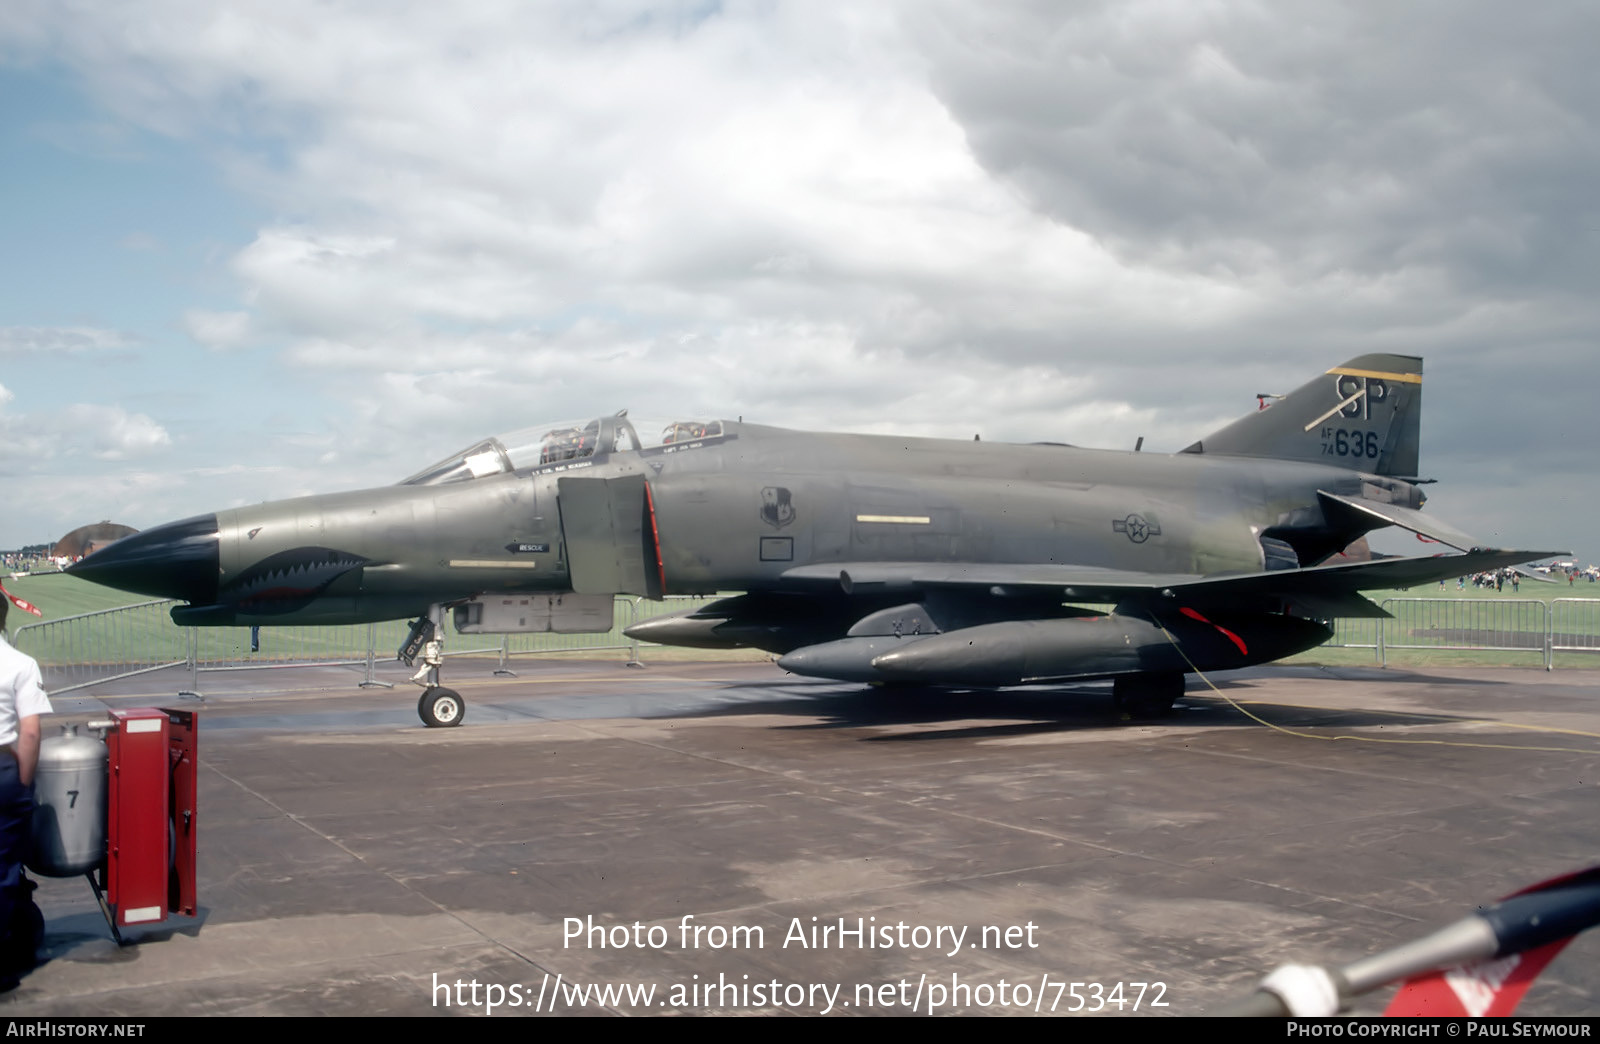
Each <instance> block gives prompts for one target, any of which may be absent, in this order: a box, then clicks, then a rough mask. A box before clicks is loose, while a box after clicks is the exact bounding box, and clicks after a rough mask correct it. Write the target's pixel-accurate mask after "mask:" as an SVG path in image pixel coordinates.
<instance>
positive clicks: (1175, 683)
mask: <svg viewBox="0 0 1600 1044" xmlns="http://www.w3.org/2000/svg"><path fill="white" fill-rule="evenodd" d="M1182 695H1183V675H1182V674H1180V673H1178V672H1177V671H1172V672H1168V673H1161V674H1124V675H1121V676H1120V677H1118V678H1116V679H1114V680H1113V681H1112V682H1111V699H1112V700H1113V701H1114V702H1115V703H1116V705H1117V710H1119V711H1121V712H1122V713H1124V714H1126V715H1127V716H1128V717H1130V718H1164V717H1166V716H1167V715H1168V714H1171V713H1172V705H1173V704H1174V703H1176V702H1177V699H1178V697H1179V696H1182Z"/></svg>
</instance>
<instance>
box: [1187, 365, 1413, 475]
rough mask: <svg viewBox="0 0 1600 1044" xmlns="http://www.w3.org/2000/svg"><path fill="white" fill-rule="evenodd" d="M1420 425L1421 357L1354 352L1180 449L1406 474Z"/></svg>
mask: <svg viewBox="0 0 1600 1044" xmlns="http://www.w3.org/2000/svg"><path fill="white" fill-rule="evenodd" d="M1421 427H1422V360H1421V359H1419V358H1417V357H1415V356H1410V355H1383V354H1374V355H1362V356H1358V357H1357V358H1354V359H1351V360H1350V361H1349V362H1347V363H1345V364H1344V365H1343V366H1335V367H1334V368H1333V369H1331V370H1329V371H1328V372H1327V373H1326V374H1323V375H1322V376H1320V377H1317V378H1316V379H1314V380H1312V381H1310V382H1309V383H1307V384H1303V385H1301V386H1300V387H1299V388H1296V389H1295V390H1294V391H1292V392H1290V393H1289V394H1288V395H1285V396H1284V397H1283V398H1282V399H1280V400H1278V402H1276V403H1275V404H1273V405H1272V406H1270V407H1268V408H1267V409H1263V410H1258V411H1256V412H1255V413H1252V414H1249V415H1248V416H1245V417H1241V418H1239V419H1238V420H1236V421H1234V422H1233V423H1232V424H1229V425H1228V426H1227V427H1225V428H1222V429H1220V430H1218V431H1214V432H1212V433H1211V434H1210V435H1207V436H1206V437H1205V438H1203V439H1201V440H1200V441H1199V442H1196V443H1195V444H1194V445H1192V446H1189V447H1187V448H1186V449H1184V450H1183V452H1184V453H1215V454H1222V455H1226V456H1235V457H1272V458H1275V459H1278V460H1304V461H1314V462H1315V463H1318V464H1332V465H1335V466H1339V467H1346V468H1351V469H1353V470H1357V471H1365V472H1368V473H1371V474H1376V475H1394V476H1396V477H1399V478H1412V477H1415V476H1416V474H1417V454H1418V446H1419V442H1420V438H1419V435H1420V432H1421Z"/></svg>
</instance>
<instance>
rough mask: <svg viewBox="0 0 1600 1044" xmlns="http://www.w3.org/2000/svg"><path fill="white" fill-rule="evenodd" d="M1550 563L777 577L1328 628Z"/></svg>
mask: <svg viewBox="0 0 1600 1044" xmlns="http://www.w3.org/2000/svg"><path fill="white" fill-rule="evenodd" d="M1559 554H1561V552H1556V551H1498V550H1475V551H1468V552H1466V553H1464V554H1459V555H1438V556H1429V557H1417V558H1383V559H1377V560H1375V561H1370V562H1346V563H1340V564H1336V565H1320V566H1312V567H1310V568H1306V569H1273V570H1265V571H1262V572H1256V573H1224V574H1214V575H1211V576H1201V575H1197V574H1192V573H1141V572H1135V571H1130V570H1120V569H1098V568H1088V567H1082V566H1068V565H1048V564H1045V565H1033V564H1020V563H994V564H990V563H965V562H957V563H922V562H853V563H845V564H841V565H808V566H799V567H797V568H795V569H790V570H788V571H787V572H785V573H784V574H783V579H784V581H785V582H786V583H787V584H792V585H797V586H798V585H805V586H820V585H824V584H834V585H838V586H839V587H841V588H843V590H844V591H845V592H846V593H847V594H848V593H855V592H858V591H859V592H862V593H866V592H870V591H873V590H883V591H892V590H902V589H903V590H905V591H907V592H908V593H909V592H912V591H916V590H925V589H935V588H944V589H951V588H1001V589H1002V590H1006V591H1008V592H1016V593H1023V592H1026V591H1028V590H1034V591H1038V592H1040V593H1043V591H1044V590H1046V589H1054V590H1056V591H1058V592H1059V593H1060V595H1061V597H1062V598H1063V599H1064V600H1066V601H1074V602H1107V603H1116V604H1122V603H1128V602H1133V603H1139V602H1152V603H1157V604H1160V603H1166V604H1173V603H1176V604H1181V605H1186V606H1191V607H1197V606H1223V607H1228V608H1236V609H1251V608H1259V609H1263V610H1266V611H1271V610H1272V609H1275V608H1277V607H1279V606H1283V605H1288V606H1289V607H1290V608H1293V609H1295V610H1296V611H1298V612H1300V613H1302V614H1304V615H1307V616H1312V617H1316V618H1318V619H1327V618H1331V617H1335V616H1343V617H1363V616H1364V617H1381V616H1385V615H1387V614H1386V613H1384V611H1383V610H1382V609H1380V608H1378V606H1376V605H1374V604H1373V603H1372V602H1371V601H1369V600H1367V599H1366V598H1364V597H1362V596H1361V594H1360V592H1362V591H1366V590H1375V589H1385V588H1401V587H1411V586H1414V585H1417V584H1425V583H1432V582H1434V581H1437V580H1445V579H1449V578H1452V577H1457V576H1465V575H1467V574H1469V573H1477V572H1483V571H1485V570H1489V569H1497V568H1500V567H1502V566H1507V565H1514V564H1516V563H1519V562H1529V561H1533V560H1534V559H1538V558H1545V557H1549V556H1552V555H1559Z"/></svg>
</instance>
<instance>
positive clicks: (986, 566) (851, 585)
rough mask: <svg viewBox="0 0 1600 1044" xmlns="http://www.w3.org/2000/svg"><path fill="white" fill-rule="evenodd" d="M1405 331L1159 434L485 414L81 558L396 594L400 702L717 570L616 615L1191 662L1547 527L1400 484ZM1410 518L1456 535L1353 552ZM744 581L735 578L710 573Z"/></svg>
mask: <svg viewBox="0 0 1600 1044" xmlns="http://www.w3.org/2000/svg"><path fill="white" fill-rule="evenodd" d="M1421 404H1422V360H1420V359H1417V358H1413V357H1409V356H1400V355H1385V354H1378V355H1363V356H1360V357H1359V358H1355V359H1352V360H1350V361H1349V362H1347V363H1345V364H1344V365H1342V366H1336V367H1334V368H1333V369H1331V370H1328V371H1327V372H1326V373H1324V374H1322V375H1319V376H1318V377H1316V378H1314V379H1313V380H1311V381H1310V382H1308V383H1307V384H1305V385H1304V386H1302V387H1300V388H1299V389H1297V390H1295V391H1294V392H1292V393H1290V394H1288V395H1287V396H1283V397H1281V398H1279V399H1277V400H1276V401H1275V402H1274V403H1273V405H1271V406H1270V407H1268V408H1265V409H1261V410H1258V411H1254V412H1251V413H1249V414H1248V415H1246V416H1244V417H1242V418H1240V419H1239V420H1237V421H1234V422H1233V423H1231V424H1229V425H1227V426H1226V427H1223V428H1222V429H1220V430H1219V431H1216V432H1213V433H1211V434H1209V435H1206V436H1205V437H1204V438H1202V439H1200V440H1199V441H1198V442H1195V443H1194V444H1193V445H1191V446H1189V447H1187V448H1185V449H1184V450H1182V451H1181V452H1178V453H1175V454H1159V453H1145V452H1119V451H1111V450H1103V449H1082V448H1078V447H1074V446H1067V445H1061V444H1056V443H1036V444H1031V445H1017V444H1003V443H994V442H982V441H966V440H946V439H928V438H899V437H891V436H881V435H855V434H822V433H812V432H801V431H789V430H784V429H780V428H773V427H763V426H760V425H756V424H745V423H742V422H734V421H727V420H721V421H718V420H684V419H676V420H669V421H666V422H664V423H659V424H649V423H646V422H644V421H642V420H636V419H633V418H630V417H629V416H628V415H627V411H623V412H621V413H618V414H616V415H614V416H607V417H600V418H596V419H592V420H589V421H587V422H579V423H574V424H552V425H538V426H535V427H533V428H529V429H525V430H524V431H522V432H519V433H516V434H514V435H508V436H503V437H500V438H490V439H485V440H484V441H482V442H479V443H477V444H475V445H473V446H470V447H468V448H467V449H465V450H463V451H461V452H459V453H455V454H451V455H450V456H448V457H446V458H445V459H443V460H441V461H439V462H438V463H436V464H434V465H432V466H430V467H427V468H424V469H423V470H422V471H419V472H418V473H417V474H415V475H412V476H411V477H410V478H407V479H405V480H404V481H402V482H400V483H398V484H397V485H393V486H385V487H381V488H378V489H368V490H361V491H358V492H351V493H336V494H330V495H325V496H313V497H303V498H298V499H294V500H285V501H279V502H275V503H268V504H262V505H259V506H256V507H247V508H235V509H232V510H227V511H218V512H217V513H215V514H209V515H201V516H197V517H194V518H188V519H184V520H182V521H178V522H172V523H168V524H166V525H162V526H158V527H156V528H153V529H149V530H145V531H144V532H142V533H139V534H137V535H135V536H130V537H127V538H126V539H123V540H121V541H119V542H117V543H115V544H112V545H110V546H109V547H107V548H105V549H104V550H101V551H98V552H96V553H95V554H92V555H90V556H88V557H86V558H85V559H83V560H82V561H81V562H79V563H77V564H76V565H74V566H73V567H71V569H70V570H69V572H72V573H74V574H76V575H78V576H81V577H84V578H86V579H89V580H93V581H95V582H97V583H102V584H106V585H109V586H112V587H116V588H120V589H123V590H127V591H135V592H138V593H140V594H146V595H151V596H159V597H169V598H175V599H180V600H182V601H183V602H185V603H187V604H185V605H182V606H178V607H175V608H174V609H173V610H172V618H173V620H174V621H175V622H177V623H178V624H180V625H198V626H220V625H235V624H263V625H266V624H289V623H314V624H345V623H366V622H372V621H379V620H391V619H406V618H411V617H416V618H417V619H416V622H415V623H414V624H413V627H412V632H411V636H410V638H409V640H408V642H407V644H406V646H405V647H404V648H402V650H401V658H402V659H404V660H406V661H407V662H408V663H411V662H412V661H413V659H414V658H415V657H416V656H418V655H419V654H421V656H422V658H423V669H422V670H420V671H419V672H418V678H417V680H418V681H419V683H423V684H426V685H427V688H426V690H425V691H424V693H423V696H422V699H421V702H420V704H419V708H418V710H419V714H420V716H421V717H422V719H423V721H424V722H425V723H426V724H428V725H430V726H442V725H458V724H460V723H461V721H462V719H463V716H464V711H465V703H464V702H463V700H462V699H461V697H460V695H459V694H458V693H457V692H455V691H453V690H451V689H448V688H444V687H442V686H439V685H438V684H437V681H438V677H437V665H438V662H439V645H438V643H439V640H440V635H441V634H442V627H441V625H442V623H443V620H444V614H445V612H446V611H447V610H448V611H450V612H452V613H453V618H454V622H455V625H456V629H457V631H458V632H463V633H474V632H487V633H510V632H527V631H561V632H585V631H587V632H598V631H606V630H610V629H611V627H612V620H613V616H612V600H613V597H614V596H615V595H619V594H624V595H639V596H643V597H646V598H661V597H662V596H664V595H669V594H673V595H676V594H690V595H722V597H718V598H716V599H715V600H712V601H709V602H707V603H705V604H702V605H700V606H698V607H697V608H695V609H692V610H689V611H686V612H683V613H679V614H677V615H673V616H666V617H662V618H659V619H653V620H648V621H645V622H642V623H638V624H636V625H634V626H633V627H631V628H629V629H628V632H627V633H628V634H629V635H630V636H633V637H635V638H639V639H643V640H648V641H652V642H660V643H665V644H674V645H686V646H694V647H700V648H737V647H754V648H757V649H762V650H766V651H768V652H771V653H775V654H779V656H780V659H779V660H778V664H779V666H781V667H783V668H784V669H786V670H788V671H792V672H794V673H796V674H804V675H812V676H816V677H821V678H830V679H837V680H843V681H849V682H862V683H870V684H881V685H887V686H961V687H978V688H993V687H1002V686H1009V685H1022V684H1031V683H1039V682H1060V681H1067V680H1078V679H1111V680H1112V693H1113V696H1114V698H1115V700H1116V702H1117V704H1118V706H1120V707H1122V708H1123V709H1124V710H1125V711H1127V712H1129V713H1132V714H1137V715H1152V714H1160V713H1163V712H1165V711H1167V710H1168V709H1170V708H1171V706H1172V704H1173V701H1174V700H1175V699H1176V698H1177V697H1178V696H1179V695H1181V693H1182V692H1183V687H1184V675H1185V674H1186V673H1191V672H1195V671H1214V670H1224V669H1229V668H1237V667H1245V666H1249V665H1253V664H1259V663H1264V662H1267V661H1270V660H1275V659H1278V658H1280V657H1284V656H1289V655H1291V654H1293V653H1296V652H1300V651H1302V650H1305V649H1308V648H1311V647H1313V646H1316V645H1318V644H1320V643H1322V642H1323V641H1325V640H1326V639H1327V638H1328V637H1329V635H1330V634H1331V631H1330V629H1329V627H1328V624H1327V621H1329V620H1331V619H1333V618H1335V617H1378V616H1383V615H1385V614H1384V613H1383V611H1382V610H1381V609H1380V608H1379V607H1378V606H1377V605H1375V604H1374V603H1373V602H1371V601H1370V600H1368V599H1367V598H1365V597H1363V596H1362V595H1361V593H1360V592H1361V591H1363V590H1370V589H1378V588H1395V587H1405V586H1409V585H1412V584H1419V583H1426V582H1429V581H1435V580H1439V579H1442V578H1446V577H1454V576H1461V575H1464V574H1467V573H1472V572H1477V571H1481V570H1486V569H1492V568H1497V567H1500V566H1505V565H1509V564H1514V563H1519V562H1526V561H1530V560H1533V559H1537V558H1541V557H1548V556H1549V555H1551V554H1554V553H1555V552H1549V551H1504V550H1490V549H1486V548H1483V547H1480V546H1479V545H1478V544H1477V542H1475V541H1473V540H1472V539H1470V538H1469V537H1467V536H1465V535H1463V534H1462V533H1460V532H1459V531H1458V530H1456V529H1454V528H1452V527H1450V526H1448V525H1446V524H1444V523H1441V522H1438V521H1435V520H1433V519H1431V518H1429V517H1426V516H1424V515H1423V514H1422V512H1421V511H1420V510H1419V509H1420V508H1421V507H1422V505H1423V501H1424V497H1423V493H1422V489H1421V488H1420V483H1421V482H1422V481H1423V480H1421V479H1419V478H1418V451H1419V444H1420V439H1419V434H1420V418H1421ZM1383 526H1398V527H1401V528H1402V529H1407V530H1410V531H1412V532H1414V533H1417V534H1419V535H1421V536H1424V537H1426V538H1427V539H1429V540H1433V541H1437V542H1439V543H1440V544H1443V545H1446V546H1447V547H1449V548H1452V549H1455V550H1456V551H1459V552H1461V553H1459V554H1450V555H1447V556H1446V557H1436V556H1430V557H1414V558H1413V557H1404V558H1388V559H1380V560H1367V561H1354V560H1350V559H1345V558H1341V550H1342V549H1344V548H1345V547H1346V546H1347V545H1349V544H1350V543H1351V542H1352V541H1355V540H1357V539H1358V538H1360V537H1361V536H1363V535H1364V534H1366V533H1367V532H1369V531H1371V530H1374V529H1378V528H1380V527H1383ZM730 592H737V593H730Z"/></svg>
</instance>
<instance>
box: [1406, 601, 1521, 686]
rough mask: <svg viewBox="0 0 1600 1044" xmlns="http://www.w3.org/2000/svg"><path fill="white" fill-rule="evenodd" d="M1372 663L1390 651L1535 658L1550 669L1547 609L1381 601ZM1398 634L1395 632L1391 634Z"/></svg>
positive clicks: (1498, 604) (1476, 603) (1507, 603)
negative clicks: (1535, 655) (1380, 623)
mask: <svg viewBox="0 0 1600 1044" xmlns="http://www.w3.org/2000/svg"><path fill="white" fill-rule="evenodd" d="M1383 608H1384V610H1385V611H1386V612H1388V613H1390V614H1392V615H1393V617H1394V619H1392V620H1384V621H1383V626H1382V627H1380V628H1378V662H1379V663H1381V664H1383V665H1384V666H1388V663H1389V660H1388V654H1389V650H1391V649H1432V650H1444V649H1448V650H1458V651H1500V652H1530V653H1538V654H1539V655H1540V659H1541V660H1542V661H1543V663H1544V666H1545V669H1546V670H1548V669H1550V667H1551V658H1550V607H1549V606H1547V605H1546V604H1545V603H1544V602H1541V601H1539V600H1538V599H1534V598H1386V599H1384V601H1383ZM1392 632H1398V633H1392Z"/></svg>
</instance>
